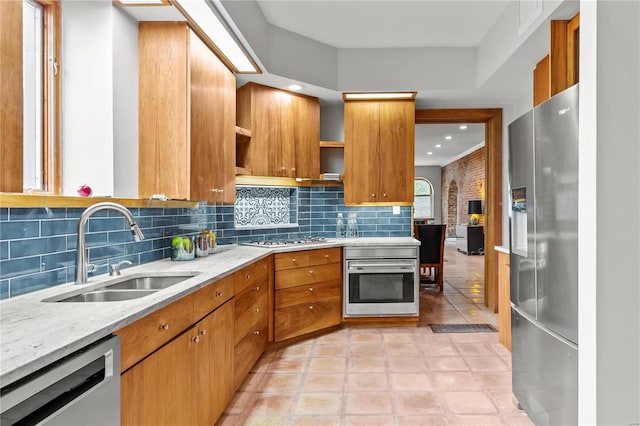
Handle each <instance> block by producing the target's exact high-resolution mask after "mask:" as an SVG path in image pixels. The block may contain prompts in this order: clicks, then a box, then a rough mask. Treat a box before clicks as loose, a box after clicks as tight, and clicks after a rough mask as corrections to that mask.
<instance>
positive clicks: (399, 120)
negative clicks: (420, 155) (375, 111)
mask: <svg viewBox="0 0 640 426" xmlns="http://www.w3.org/2000/svg"><path fill="white" fill-rule="evenodd" d="M378 143H379V147H380V148H379V152H380V159H379V173H378V176H379V185H380V186H379V188H380V189H379V190H378V194H377V195H378V196H377V197H376V201H382V202H401V201H404V202H413V178H414V161H415V159H414V151H415V103H414V102H413V101H385V102H380V139H379V142H378Z"/></svg>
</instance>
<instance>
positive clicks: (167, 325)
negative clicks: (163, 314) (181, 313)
mask: <svg viewBox="0 0 640 426" xmlns="http://www.w3.org/2000/svg"><path fill="white" fill-rule="evenodd" d="M168 329H169V324H160V330H168Z"/></svg>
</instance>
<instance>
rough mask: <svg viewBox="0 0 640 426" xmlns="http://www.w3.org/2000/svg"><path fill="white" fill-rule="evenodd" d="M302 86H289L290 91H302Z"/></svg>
mask: <svg viewBox="0 0 640 426" xmlns="http://www.w3.org/2000/svg"><path fill="white" fill-rule="evenodd" d="M301 89H302V86H300V85H299V84H290V85H289V90H301Z"/></svg>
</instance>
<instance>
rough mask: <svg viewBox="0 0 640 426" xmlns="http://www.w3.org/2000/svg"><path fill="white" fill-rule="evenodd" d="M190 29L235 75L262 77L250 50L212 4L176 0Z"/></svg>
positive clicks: (204, 1)
mask: <svg viewBox="0 0 640 426" xmlns="http://www.w3.org/2000/svg"><path fill="white" fill-rule="evenodd" d="M172 3H173V5H174V6H175V7H176V9H178V11H179V12H180V13H182V14H183V15H184V17H185V18H186V19H187V21H188V23H189V26H191V28H192V29H193V30H194V31H195V32H196V33H197V34H198V35H199V36H200V37H201V38H203V39H204V41H205V43H206V44H208V45H209V47H211V48H212V49H213V50H214V51H215V52H216V53H217V54H218V56H219V57H220V59H222V61H223V62H225V63H226V64H227V66H228V67H229V68H231V70H232V71H233V72H235V73H260V69H259V68H258V66H257V65H256V64H255V62H254V61H253V59H252V58H251V56H249V54H248V52H247V50H246V49H245V48H244V46H243V45H242V44H241V43H240V41H239V40H238V39H237V38H236V36H235V34H233V31H232V30H231V29H230V28H229V26H228V24H227V23H226V22H225V21H224V19H223V18H222V16H221V15H220V12H218V10H217V6H216V5H215V4H214V2H212V1H211V0H172Z"/></svg>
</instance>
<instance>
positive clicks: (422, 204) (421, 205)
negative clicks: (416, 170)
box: [413, 177, 433, 219]
mask: <svg viewBox="0 0 640 426" xmlns="http://www.w3.org/2000/svg"><path fill="white" fill-rule="evenodd" d="M413 191H414V199H413V209H414V218H417V219H431V218H433V185H431V182H429V181H428V180H427V179H425V178H423V177H417V178H415V179H414V181H413Z"/></svg>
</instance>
